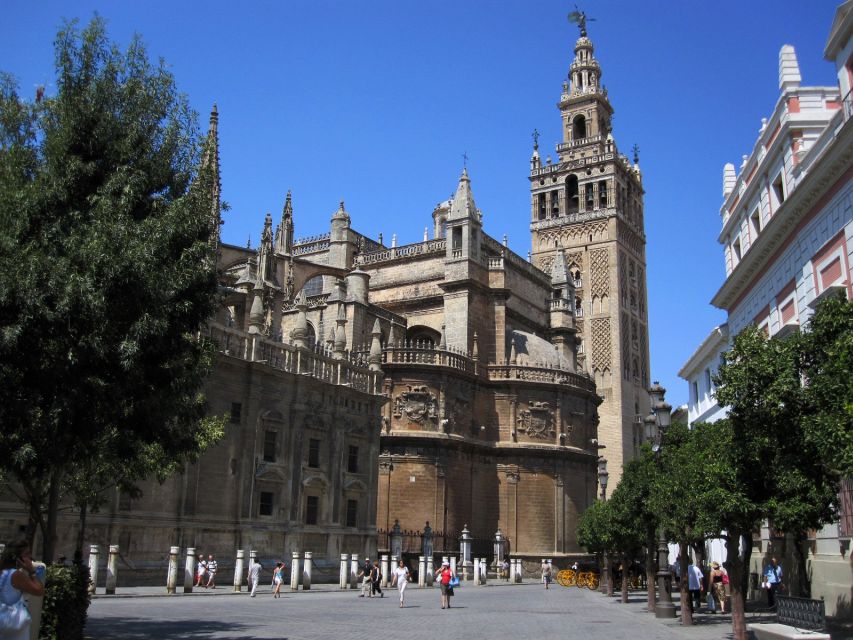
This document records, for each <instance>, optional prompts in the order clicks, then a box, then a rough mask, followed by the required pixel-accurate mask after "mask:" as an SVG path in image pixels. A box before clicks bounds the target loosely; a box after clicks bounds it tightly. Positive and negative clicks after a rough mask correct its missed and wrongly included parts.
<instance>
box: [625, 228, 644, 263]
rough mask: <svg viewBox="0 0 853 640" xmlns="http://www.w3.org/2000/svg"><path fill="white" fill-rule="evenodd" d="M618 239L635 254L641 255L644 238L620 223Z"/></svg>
mask: <svg viewBox="0 0 853 640" xmlns="http://www.w3.org/2000/svg"><path fill="white" fill-rule="evenodd" d="M619 240H621V241H622V242H623V243H625V245H626V246H627V247H628V248H629V249H631V251H633V252H634V254H635V255H638V256H642V255H643V250H644V248H645V244H646V243H645V240H643V238H641V237H640V236H638V235H637V234H636V233H635V232H634V231H632V230H631V229H628V228H627V227H626V226H625V225H622V224H620V225H619Z"/></svg>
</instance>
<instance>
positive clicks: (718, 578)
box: [708, 560, 726, 613]
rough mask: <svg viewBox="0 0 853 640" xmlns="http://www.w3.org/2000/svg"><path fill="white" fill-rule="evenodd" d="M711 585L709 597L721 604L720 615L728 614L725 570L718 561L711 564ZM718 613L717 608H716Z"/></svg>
mask: <svg viewBox="0 0 853 640" xmlns="http://www.w3.org/2000/svg"><path fill="white" fill-rule="evenodd" d="M708 582H709V583H710V586H709V589H708V595H710V596H711V597H712V598H713V599H714V600H715V601H716V602H719V603H720V613H725V612H726V587H725V585H724V584H723V570H722V569H721V568H720V563H719V562H717V561H716V560H715V561H714V562H712V563H711V574H710V575H709V576H708ZM714 610H715V612H716V607H715V608H714Z"/></svg>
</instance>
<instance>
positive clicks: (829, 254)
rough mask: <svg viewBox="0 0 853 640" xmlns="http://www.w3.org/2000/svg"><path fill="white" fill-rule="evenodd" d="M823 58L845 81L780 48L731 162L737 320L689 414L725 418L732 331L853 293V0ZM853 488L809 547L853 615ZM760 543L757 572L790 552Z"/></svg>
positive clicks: (709, 360)
mask: <svg viewBox="0 0 853 640" xmlns="http://www.w3.org/2000/svg"><path fill="white" fill-rule="evenodd" d="M824 57H825V58H826V59H827V60H829V61H831V62H833V63H834V64H835V67H836V73H837V77H838V84H837V86H827V87H823V86H816V87H806V86H802V84H801V82H802V78H801V74H800V70H799V65H798V62H797V57H796V53H795V51H794V48H793V47H791V46H790V45H785V46H784V47H782V49H781V51H780V53H779V89H780V96H779V99H778V100H777V102H776V105H775V108H774V110H773V113H772V114H771V115H770V117H769V118H764V119H762V122H761V127H760V130H759V133H758V138H757V140H756V141H755V144H754V146H753V148H752V151H751V153H750V154H749V155H744V156H743V159H742V162H741V164H740V167H739V169H738V170H736V169H735V167H734V165H732V164H727V165H726V166H725V168H724V170H723V205H722V207H721V209H720V215H721V218H722V229H721V231H720V234H719V237H718V241H719V242H720V244H721V245H722V246H723V251H724V259H725V266H726V279H725V282H724V283H723V285H722V286H721V287H720V289H719V291H718V292H717V293H716V295H715V296H714V298H713V300H712V304H714V306H716V307H719V308H720V309H723V310H725V311H726V312H727V314H728V322H727V325H723V326H721V327H717V328H715V329H714V331H712V332H711V334H710V335H709V336H708V337H707V338H706V339H705V340H704V341H703V343H702V345H700V347H699V348H698V349H697V350H696V352H695V353H694V354H693V355H692V356H691V358H690V359H689V360H688V361H687V363H685V365H684V366H683V367H682V369H681V371H679V376H680V377H682V378H683V379H685V380H686V381H687V382H688V385H689V388H690V401H689V407H688V415H689V421H690V423H691V424H692V423H694V422H699V421H705V422H708V421H713V420H717V419H720V418H722V417H724V416H725V408H724V407H719V406H718V405H717V404H716V401H715V400H714V398H713V375H714V373H715V371H716V368H717V366H718V365H719V362H720V354H721V353H722V352H723V351H725V349H726V348H727V345H728V343H729V340H730V339H731V337H734V336H735V335H737V334H738V333H739V332H740V331H741V330H742V329H743V328H744V327H746V326H748V325H750V324H754V325H756V326H758V327H759V328H761V329H763V330H764V331H765V332H766V333H767V335H769V336H780V337H781V336H784V335H786V334H788V333H790V332H792V331H797V330H799V328H800V327H801V326H803V325H804V324H805V323H806V322H807V321H808V319H809V317H810V316H811V315H812V313H813V312H814V309H815V307H816V304H817V302H819V301H820V300H821V299H823V298H824V297H826V296H829V295H832V294H833V293H835V292H845V293H846V295H847V296H848V298H851V297H853V288H851V281H853V271H851V266H853V122H851V119H853V104H851V85H853V0H847V2H845V3H844V4H842V5H841V6H839V8H838V10H837V12H836V16H835V20H834V22H833V25H832V28H831V30H830V37H829V40H828V42H827V45H826V49H825V51H824ZM850 488H851V485H850V482H849V480H848V481H845V482H844V483H843V488H842V492H841V496H840V501H839V502H840V505H841V520H840V522H839V523H837V524H835V525H831V526H828V527H824V528H823V529H822V530H820V531H818V532H816V534H815V538H814V540H813V545H812V546H811V549H812V551H811V553H810V554H809V572H810V574H811V584H812V593H811V596H812V597H813V598H818V597H823V598H824V599H825V603H826V612H827V614H828V615H835V614H836V613H837V614H839V615H841V614H846V615H850V611H851V604H853V603H851V587H850V585H851V583H853V575H852V574H851V566H850V563H849V562H848V560H847V559H846V555H847V551H848V549H849V546H850V537H851V535H853V521H851V520H853V514H851V509H850V507H851V494H850ZM756 544H759V543H758V542H757V541H756ZM760 545H761V548H760V549H756V551H757V553H756V552H754V553H753V564H754V566H753V568H752V571H754V572H755V571H760V569H761V565H762V564H763V563H764V562H765V561H766V560H767V559H768V557H769V554H771V553H773V554H780V555H781V553H782V552H783V550H784V547H783V545H784V540H783V539H782V538H778V539H777V538H774V537H772V535H771V532H770V531H769V530H768V529H767V528H766V527H765V528H764V529H763V530H762V532H761V541H760Z"/></svg>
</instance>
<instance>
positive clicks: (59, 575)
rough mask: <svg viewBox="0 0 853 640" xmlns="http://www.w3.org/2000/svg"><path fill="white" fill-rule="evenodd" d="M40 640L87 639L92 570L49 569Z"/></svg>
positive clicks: (75, 567)
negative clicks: (84, 637)
mask: <svg viewBox="0 0 853 640" xmlns="http://www.w3.org/2000/svg"><path fill="white" fill-rule="evenodd" d="M44 586H45V589H44V608H43V609H42V614H41V628H40V629H39V640H83V629H84V627H85V626H86V612H87V610H88V609H89V567H84V566H81V565H72V566H70V567H63V566H50V567H48V568H47V576H46V579H45V585H44Z"/></svg>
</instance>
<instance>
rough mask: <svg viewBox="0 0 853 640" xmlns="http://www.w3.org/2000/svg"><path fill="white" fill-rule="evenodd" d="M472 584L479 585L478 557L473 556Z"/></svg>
mask: <svg viewBox="0 0 853 640" xmlns="http://www.w3.org/2000/svg"><path fill="white" fill-rule="evenodd" d="M474 584H475V585H477V586H478V587H479V586H480V559H479V558H474Z"/></svg>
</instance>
